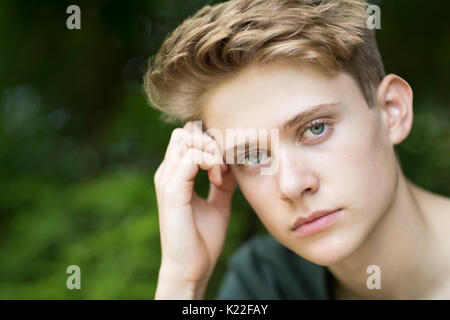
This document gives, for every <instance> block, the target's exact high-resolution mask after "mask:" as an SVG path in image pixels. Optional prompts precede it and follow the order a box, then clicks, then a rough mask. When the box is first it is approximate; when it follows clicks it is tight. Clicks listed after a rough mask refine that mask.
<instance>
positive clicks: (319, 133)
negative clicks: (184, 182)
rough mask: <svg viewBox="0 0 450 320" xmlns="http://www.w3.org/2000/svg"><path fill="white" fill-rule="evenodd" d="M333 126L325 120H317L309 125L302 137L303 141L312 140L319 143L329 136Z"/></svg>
mask: <svg viewBox="0 0 450 320" xmlns="http://www.w3.org/2000/svg"><path fill="white" fill-rule="evenodd" d="M330 130H331V126H330V124H329V123H327V122H326V121H325V120H316V121H314V122H312V123H311V124H309V125H308V126H307V128H306V129H305V130H302V131H303V133H302V134H301V135H300V140H301V141H306V140H311V141H317V140H318V139H320V138H322V137H325V136H327V135H328V134H329V133H330Z"/></svg>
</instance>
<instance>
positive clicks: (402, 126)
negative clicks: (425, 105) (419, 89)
mask: <svg viewBox="0 0 450 320" xmlns="http://www.w3.org/2000/svg"><path fill="white" fill-rule="evenodd" d="M412 103H413V92H412V89H411V87H410V85H409V84H408V83H407V82H406V81H405V80H403V79H402V78H401V77H399V76H397V75H394V74H389V75H387V76H386V77H384V79H383V81H382V82H381V83H380V85H379V86H378V93H377V107H378V108H380V111H381V114H382V117H383V121H384V124H385V128H386V130H387V131H388V134H389V138H390V140H391V143H392V144H393V145H397V144H399V143H401V142H402V141H403V140H404V139H405V138H406V137H407V136H408V134H409V132H410V131H411V127H412V122H413V105H412Z"/></svg>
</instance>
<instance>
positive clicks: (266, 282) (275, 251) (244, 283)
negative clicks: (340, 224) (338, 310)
mask: <svg viewBox="0 0 450 320" xmlns="http://www.w3.org/2000/svg"><path fill="white" fill-rule="evenodd" d="M332 282H333V276H332V275H331V273H330V272H329V271H328V269H327V268H326V267H323V266H319V265H316V264H314V263H312V262H309V261H308V260H306V259H304V258H302V257H300V256H299V255H297V254H296V253H294V252H293V251H291V250H289V249H288V248H286V247H284V246H283V245H281V244H280V243H279V242H278V241H277V240H275V239H274V238H273V237H272V236H271V235H270V234H265V235H257V236H254V237H253V238H251V239H250V240H249V241H247V242H246V243H245V244H244V245H242V246H241V247H240V248H239V249H238V250H237V251H236V252H235V253H234V254H232V256H231V257H230V259H229V260H228V270H227V271H226V273H225V275H224V278H223V280H222V283H221V286H220V288H219V291H218V293H217V296H216V299H218V300H225V299H227V300H232V299H239V300H241V299H242V300H253V299H255V300H265V299H266V300H272V299H273V300H280V299H282V300H301V299H315V300H319V299H321V300H326V299H333V298H334V297H333V294H332V290H331V288H332V287H331V286H332Z"/></svg>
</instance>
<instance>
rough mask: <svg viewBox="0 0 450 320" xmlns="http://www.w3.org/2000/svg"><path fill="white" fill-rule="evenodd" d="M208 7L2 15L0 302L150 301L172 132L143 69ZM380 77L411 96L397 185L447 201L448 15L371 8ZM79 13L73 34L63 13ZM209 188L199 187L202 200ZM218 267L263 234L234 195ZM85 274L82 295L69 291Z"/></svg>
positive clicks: (165, 5)
mask: <svg viewBox="0 0 450 320" xmlns="http://www.w3.org/2000/svg"><path fill="white" fill-rule="evenodd" d="M211 3H214V2H212V1H201V0H164V1H163V0H160V1H159V0H149V1H137V0H134V1H113V0H110V1H100V0H97V1H95V0H94V1H84V2H82V1H77V2H75V1H74V2H67V1H27V2H26V3H25V2H17V1H12V0H4V1H1V2H0V39H1V45H0V164H1V165H0V190H1V192H0V299H33V298H35V299H47V298H51V299H152V298H153V297H154V293H155V288H156V282H157V272H158V268H159V263H160V254H161V253H160V239H159V225H158V213H157V206H156V199H155V194H154V190H153V174H154V172H155V170H156V168H157V167H158V165H159V163H160V161H161V160H162V158H163V155H164V150H165V147H166V145H167V142H168V140H169V136H170V132H171V131H172V130H173V128H174V126H170V125H167V124H164V123H163V122H161V121H160V115H159V113H158V112H156V111H155V110H154V109H152V108H150V107H149V106H148V103H147V101H146V98H145V95H144V93H143V90H142V76H143V73H144V71H145V68H146V61H147V58H148V57H149V56H150V55H152V54H154V53H155V52H156V51H157V50H158V48H159V46H160V44H161V42H162V41H163V39H164V37H165V36H166V35H167V33H168V32H170V31H171V30H173V29H174V28H175V27H176V26H177V25H178V24H179V23H180V22H181V21H183V19H185V18H186V17H188V16H189V15H191V14H193V13H194V12H195V11H197V10H198V9H199V8H201V7H202V6H204V5H205V4H211ZM376 3H378V4H380V6H381V10H382V29H381V30H379V31H377V36H378V41H379V45H380V49H381V52H382V55H383V57H384V62H385V66H386V70H387V72H389V73H397V74H399V75H400V76H402V77H403V78H405V79H406V80H407V81H409V83H410V84H411V86H412V87H413V90H414V94H415V104H414V110H415V115H414V117H415V118H414V125H413V130H412V132H411V134H410V136H409V137H408V138H407V139H406V141H405V142H404V143H402V144H401V145H400V146H399V153H400V158H401V162H402V165H403V168H404V171H405V173H406V175H407V176H408V177H409V178H410V179H411V180H412V181H414V182H416V183H417V184H419V185H421V186H423V187H425V188H427V189H429V190H432V191H434V192H437V193H440V194H444V195H447V196H448V195H449V194H450V185H449V183H448V182H449V181H450V179H449V178H450V125H449V119H450V108H449V104H450V90H448V88H450V86H449V75H450V23H449V22H448V21H449V19H448V12H449V9H450V2H448V1H443V0H441V1H433V2H424V1H420V0H414V1H411V0H397V1H376ZM70 4H78V5H79V6H80V8H81V17H82V23H81V27H82V28H81V30H72V31H71V30H68V29H67V28H66V25H65V23H66V19H67V17H68V14H66V8H67V7H68V6H69V5H70ZM207 182H208V181H207V177H206V174H204V173H202V174H200V175H199V177H198V179H197V187H196V188H197V190H198V192H199V193H200V194H203V195H205V194H206V192H207ZM233 201H234V202H233V215H232V220H231V224H230V228H229V231H228V232H229V233H228V237H227V242H226V244H225V248H224V252H223V254H222V256H221V258H220V261H219V263H218V266H217V268H216V271H215V273H214V275H213V278H212V279H211V282H210V285H209V287H208V290H207V294H206V298H213V297H214V294H215V292H216V290H217V288H218V285H219V283H220V280H221V278H222V275H223V272H224V270H225V266H226V265H225V263H226V261H227V257H228V256H229V255H230V254H231V253H232V252H233V251H234V250H235V249H236V248H237V247H238V246H239V245H241V244H242V243H243V242H244V241H245V240H247V239H248V238H249V237H251V236H252V235H253V234H255V233H260V232H265V230H264V228H263V227H262V225H261V223H260V222H259V220H258V219H257V218H256V216H255V214H254V212H253V211H252V209H251V208H250V207H249V205H248V204H247V203H246V201H245V199H244V198H243V196H242V194H240V193H238V194H237V195H236V198H235V199H234V200H233ZM72 264H75V265H78V266H80V268H81V275H82V283H81V285H82V289H81V290H68V289H67V288H66V279H67V277H68V276H69V275H68V274H66V268H67V267H68V266H69V265H72Z"/></svg>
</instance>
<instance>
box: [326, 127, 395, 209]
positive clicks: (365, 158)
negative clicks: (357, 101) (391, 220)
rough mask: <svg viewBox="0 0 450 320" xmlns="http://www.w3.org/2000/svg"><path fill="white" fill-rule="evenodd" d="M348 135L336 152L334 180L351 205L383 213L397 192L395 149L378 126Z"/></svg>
mask: <svg viewBox="0 0 450 320" xmlns="http://www.w3.org/2000/svg"><path fill="white" fill-rule="evenodd" d="M346 132H347V133H346V134H345V135H342V136H341V140H340V143H338V144H337V145H338V146H339V150H340V151H337V150H336V153H335V154H336V157H335V159H333V163H334V166H336V167H335V168H334V169H335V170H333V172H334V173H335V176H334V178H333V180H335V182H340V183H341V184H342V187H343V189H342V192H346V197H347V199H348V200H349V204H350V205H351V206H354V207H355V208H356V209H359V210H364V211H365V212H368V213H369V212H372V213H377V212H378V213H379V212H381V211H383V210H384V209H385V207H386V205H387V203H388V202H389V201H390V199H391V197H392V196H393V193H394V189H395V183H396V178H397V177H396V174H397V172H396V167H395V157H394V153H393V150H392V146H390V145H389V144H387V143H386V139H385V137H384V136H383V133H382V131H381V129H380V127H379V126H377V125H376V124H375V123H371V124H370V125H368V126H365V127H362V126H360V127H354V128H353V130H348V131H346ZM339 192H341V191H339ZM350 201H351V202H350ZM359 210H358V211H359Z"/></svg>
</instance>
